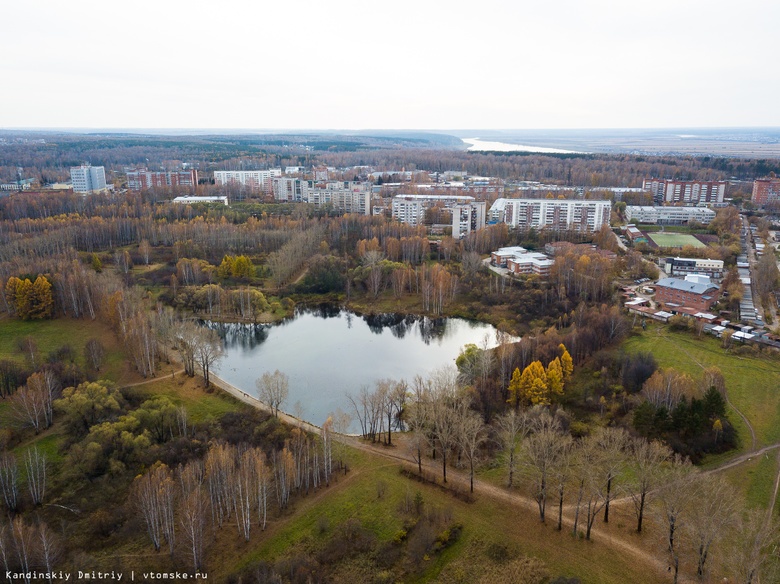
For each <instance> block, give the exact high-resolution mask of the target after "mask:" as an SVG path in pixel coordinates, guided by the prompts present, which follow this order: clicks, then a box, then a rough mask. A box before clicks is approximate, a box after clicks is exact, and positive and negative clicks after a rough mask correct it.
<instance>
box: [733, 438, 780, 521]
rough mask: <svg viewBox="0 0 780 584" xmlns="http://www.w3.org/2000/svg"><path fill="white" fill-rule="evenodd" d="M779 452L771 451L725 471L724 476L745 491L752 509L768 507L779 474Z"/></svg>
mask: <svg viewBox="0 0 780 584" xmlns="http://www.w3.org/2000/svg"><path fill="white" fill-rule="evenodd" d="M777 470H778V468H777V453H775V452H769V453H766V454H762V455H760V456H757V457H755V458H753V459H752V460H750V461H748V462H745V463H743V464H740V465H737V466H734V467H732V468H730V469H728V470H725V471H723V476H724V477H726V479H727V480H728V481H729V482H730V483H731V484H732V485H733V486H734V487H735V488H736V489H737V490H739V491H742V492H744V493H745V503H746V505H747V506H748V507H749V508H751V509H766V508H767V507H768V506H769V502H770V500H771V498H772V491H773V490H774V488H775V477H776V476H777Z"/></svg>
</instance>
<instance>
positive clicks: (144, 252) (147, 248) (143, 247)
mask: <svg viewBox="0 0 780 584" xmlns="http://www.w3.org/2000/svg"><path fill="white" fill-rule="evenodd" d="M138 252H139V253H140V254H141V257H142V258H143V259H144V265H147V266H148V265H149V255H150V254H151V252H152V246H151V245H149V240H147V239H142V240H141V243H139V244H138Z"/></svg>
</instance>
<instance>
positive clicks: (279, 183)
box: [273, 177, 307, 203]
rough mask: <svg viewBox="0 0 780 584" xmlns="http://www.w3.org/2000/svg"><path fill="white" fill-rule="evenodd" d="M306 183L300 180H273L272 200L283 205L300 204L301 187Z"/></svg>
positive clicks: (301, 198)
mask: <svg viewBox="0 0 780 584" xmlns="http://www.w3.org/2000/svg"><path fill="white" fill-rule="evenodd" d="M306 182H307V181H305V180H303V179H300V178H287V177H280V178H275V179H274V180H273V191H274V199H276V200H277V201H281V202H283V203H300V202H301V201H303V185H304V183H306Z"/></svg>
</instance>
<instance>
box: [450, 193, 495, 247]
mask: <svg viewBox="0 0 780 584" xmlns="http://www.w3.org/2000/svg"><path fill="white" fill-rule="evenodd" d="M486 207H487V203H485V201H474V202H471V203H465V204H462V205H454V206H453V207H452V237H454V238H455V239H463V238H464V237H466V236H467V235H468V234H469V233H471V232H472V231H479V230H480V229H484V228H485V209H486Z"/></svg>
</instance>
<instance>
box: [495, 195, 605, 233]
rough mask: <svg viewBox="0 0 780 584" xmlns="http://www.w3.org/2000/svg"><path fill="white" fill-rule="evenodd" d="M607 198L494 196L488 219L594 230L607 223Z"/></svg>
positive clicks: (520, 225)
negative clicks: (598, 199) (501, 197)
mask: <svg viewBox="0 0 780 584" xmlns="http://www.w3.org/2000/svg"><path fill="white" fill-rule="evenodd" d="M610 212H611V203H610V201H596V200H585V199H496V202H495V203H493V206H492V207H491V208H490V221H492V222H498V223H507V224H508V225H510V226H511V227H517V228H518V229H553V230H556V231H582V232H590V233H592V232H594V231H598V230H599V229H601V227H602V226H603V225H607V226H608V225H609V216H610Z"/></svg>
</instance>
